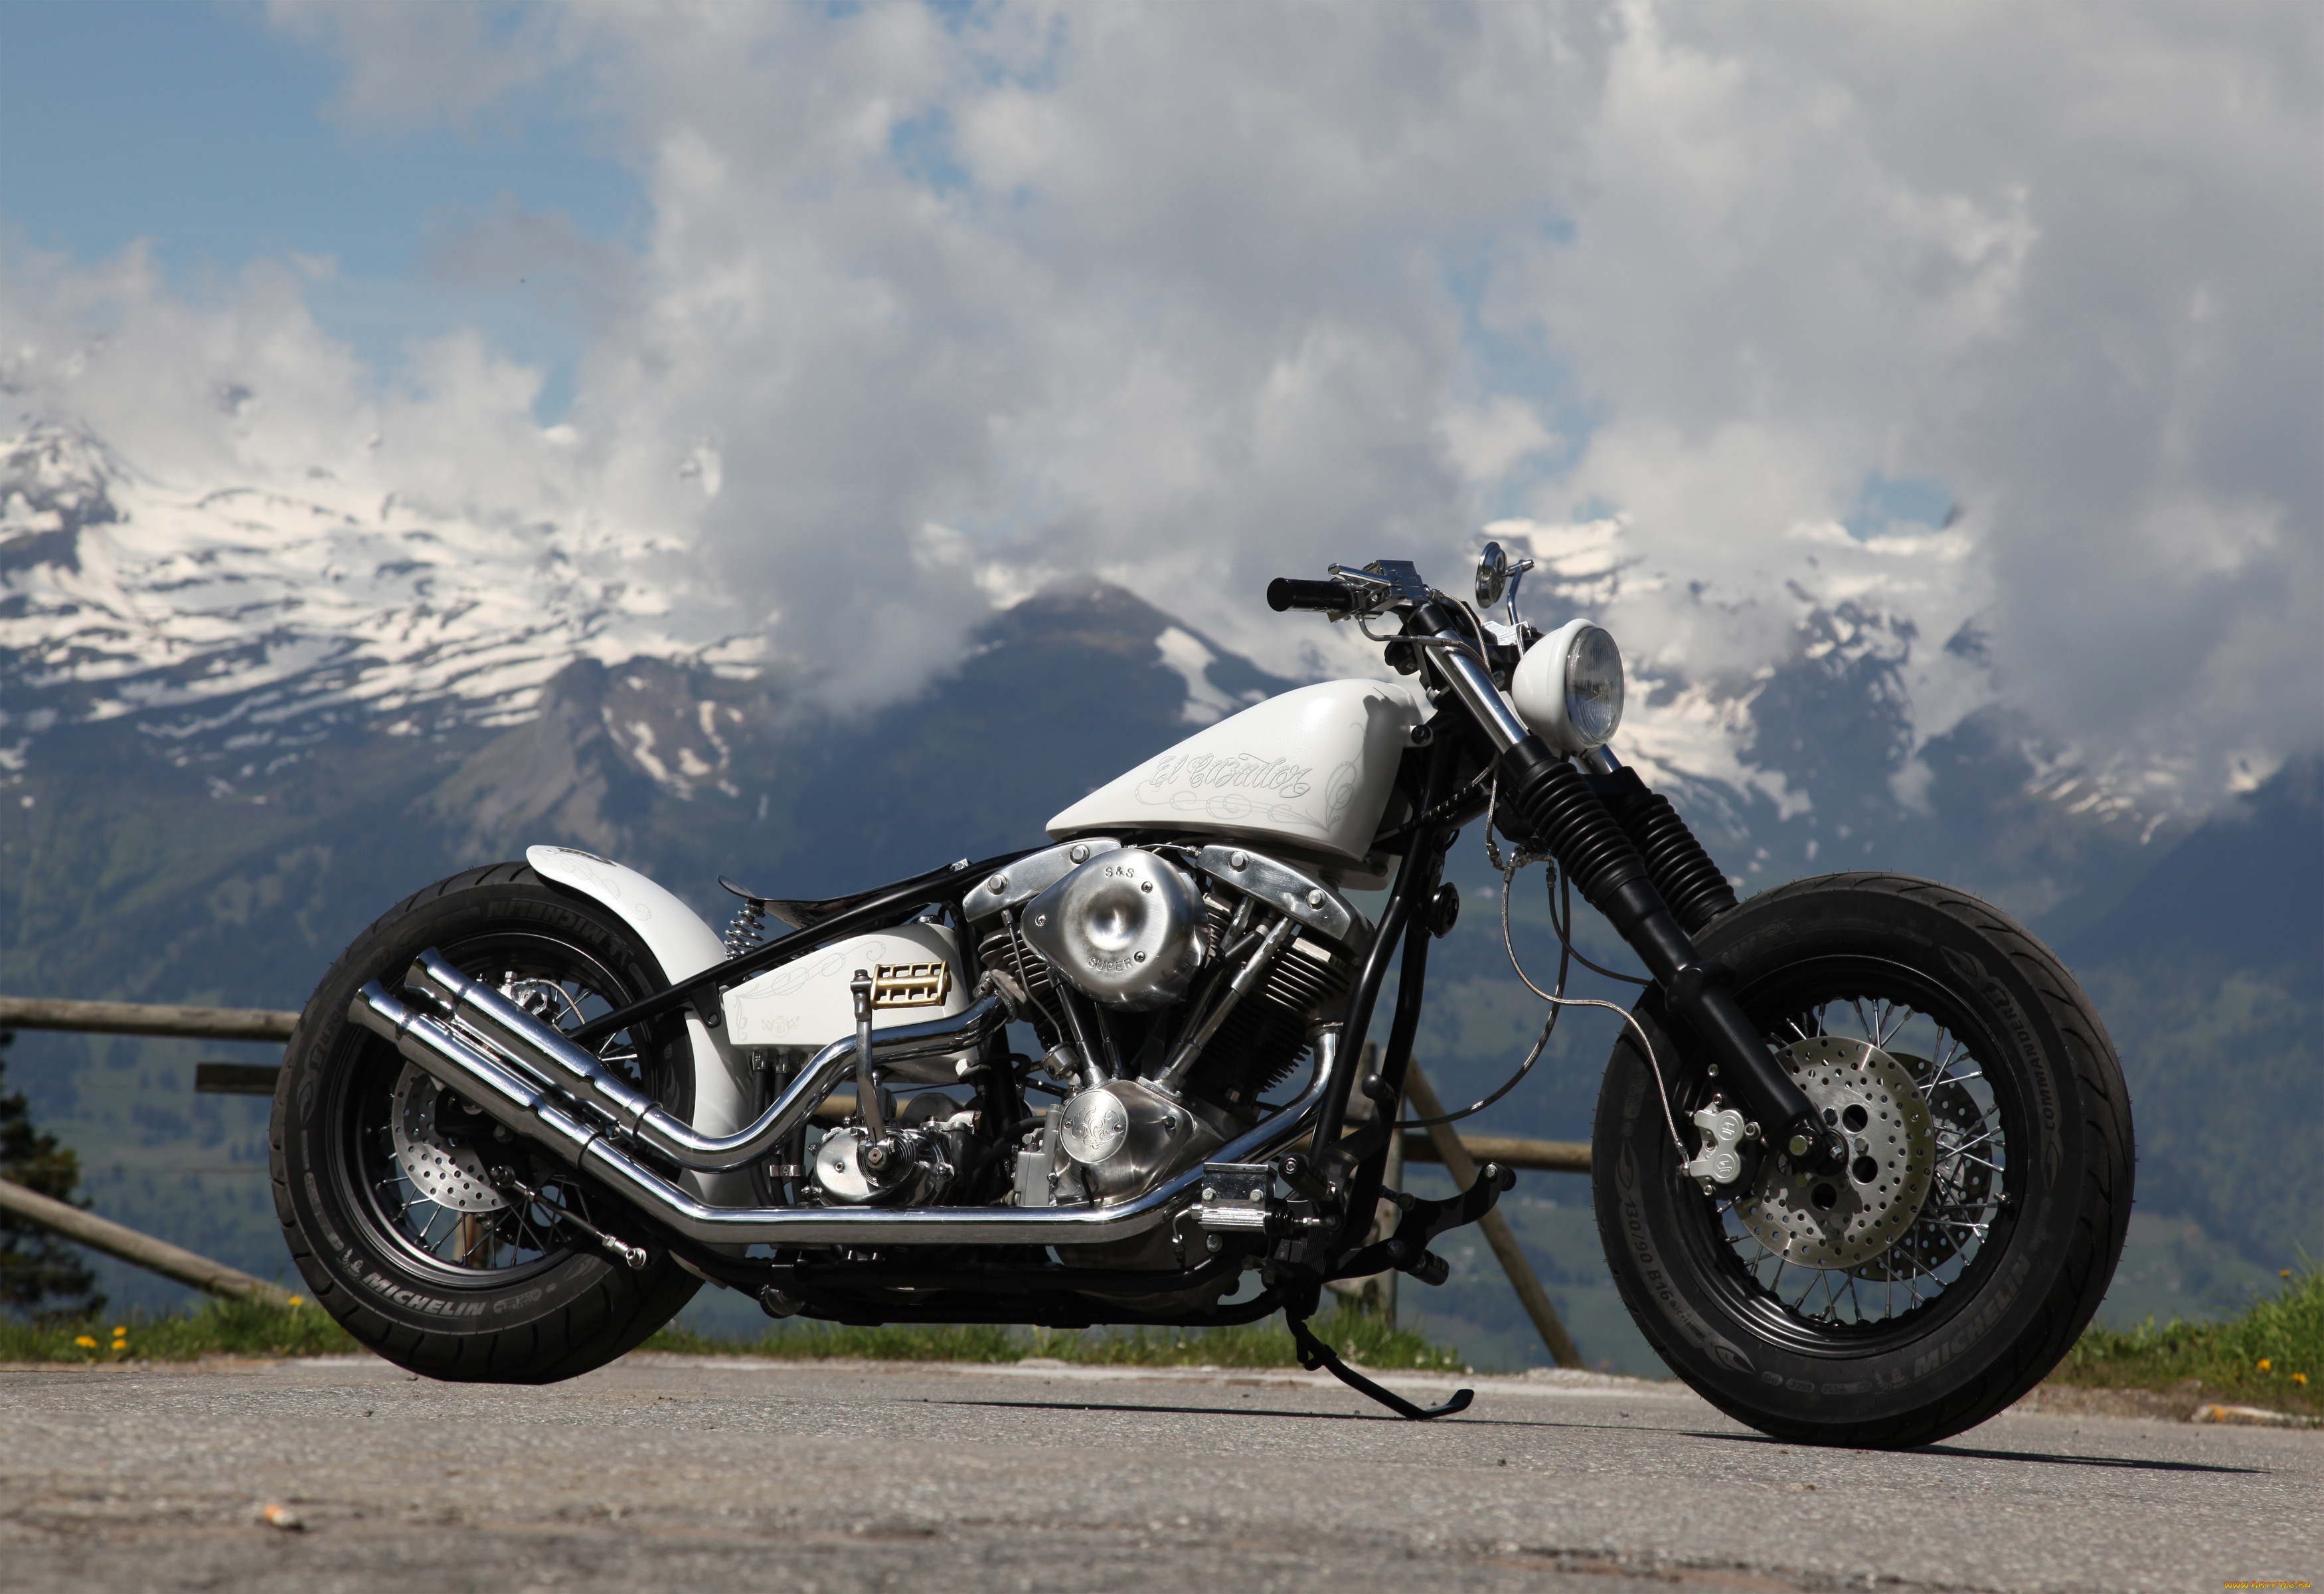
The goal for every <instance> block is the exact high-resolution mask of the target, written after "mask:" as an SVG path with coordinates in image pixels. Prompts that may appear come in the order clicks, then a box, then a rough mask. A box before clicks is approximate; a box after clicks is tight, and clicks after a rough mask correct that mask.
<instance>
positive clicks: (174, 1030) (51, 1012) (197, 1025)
mask: <svg viewBox="0 0 2324 1594" xmlns="http://www.w3.org/2000/svg"><path fill="white" fill-rule="evenodd" d="M298 1022H299V1015H297V1014H295V1013H276V1012H273V1011H271V1010H270V1009H267V1008H264V1007H178V1006H168V1005H161V1004H154V1003H150V1002H67V1001H62V1000H60V999H58V998H57V997H54V996H0V1029H9V1030H80V1031H83V1032H85V1033H89V1034H97V1035H185V1036H189V1037H191V1038H193V1039H195V1040H201V1041H287V1040H289V1039H290V1038H291V1028H292V1027H293V1026H294V1025H296V1024H298Z"/></svg>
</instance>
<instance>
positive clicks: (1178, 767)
mask: <svg viewBox="0 0 2324 1594" xmlns="http://www.w3.org/2000/svg"><path fill="white" fill-rule="evenodd" d="M1314 767H1315V766H1314V765H1311V764H1294V763H1292V762H1291V761H1290V760H1289V759H1287V758H1261V757H1259V755H1257V754H1256V753H1176V754H1171V755H1167V756H1165V757H1161V758H1157V759H1156V760H1155V761H1154V767H1153V768H1152V770H1151V771H1149V772H1148V774H1147V776H1146V778H1145V779H1144V780H1143V781H1140V782H1139V792H1140V794H1143V793H1144V792H1146V791H1147V790H1148V788H1152V789H1153V790H1154V791H1156V792H1161V791H1164V790H1167V789H1170V788H1174V787H1175V788H1178V789H1183V790H1187V791H1200V790H1203V789H1204V788H1211V787H1215V788H1221V789H1233V790H1239V791H1245V792H1267V793H1268V794H1269V795H1270V796H1274V797H1278V798H1286V799H1287V798H1293V797H1305V795H1307V792H1308V791H1309V783H1308V780H1307V777H1308V776H1309V775H1310V774H1314Z"/></svg>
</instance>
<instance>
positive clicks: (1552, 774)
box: [1405, 601, 1848, 1166]
mask: <svg viewBox="0 0 2324 1594" xmlns="http://www.w3.org/2000/svg"><path fill="white" fill-rule="evenodd" d="M1405 624H1406V628H1407V629H1409V630H1411V631H1413V632H1415V633H1416V634H1419V635H1429V636H1436V635H1443V636H1454V637H1458V636H1465V635H1467V634H1468V632H1467V627H1466V626H1463V625H1462V623H1461V621H1460V619H1459V618H1458V616H1455V615H1454V614H1453V613H1452V610H1451V609H1450V608H1449V607H1447V606H1446V605H1444V604H1443V603H1439V602H1434V601H1432V602H1429V603H1424V604H1419V605H1416V606H1415V607H1414V608H1413V611H1412V613H1411V615H1410V616H1408V617H1407V618H1406V622H1405ZM1431 652H1432V653H1433V654H1434V660H1433V662H1434V663H1435V665H1436V666H1437V668H1438V669H1439V670H1440V671H1441V672H1443V674H1444V675H1445V677H1446V678H1447V679H1448V680H1449V681H1451V683H1452V687H1453V689H1454V690H1455V691H1456V692H1457V693H1458V694H1459V695H1460V697H1461V698H1462V700H1463V701H1464V702H1467V703H1468V704H1469V706H1470V709H1471V718H1474V719H1475V720H1476V722H1477V727H1478V729H1479V730H1480V732H1481V733H1482V734H1483V735H1484V736H1485V737H1487V738H1488V739H1489V741H1490V742H1492V743H1493V744H1494V745H1495V746H1496V747H1497V748H1498V750H1499V753H1500V758H1501V769H1500V777H1499V779H1500V791H1501V796H1502V800H1503V802H1504V803H1505V804H1506V805H1507V807H1508V808H1511V809H1514V810H1516V816H1515V817H1516V818H1517V824H1518V827H1520V828H1519V829H1513V830H1512V834H1518V835H1522V837H1523V838H1524V839H1526V841H1527V842H1528V843H1529V844H1531V845H1535V846H1546V847H1547V848H1549V850H1550V851H1551V852H1553V853H1554V854H1555V855H1556V857H1557V859H1558V862H1559V863H1560V864H1561V865H1563V867H1564V868H1565V870H1566V872H1567V874H1568V875H1569V876H1571V877H1572V881H1573V883H1574V884H1575V885H1579V886H1580V887H1581V888H1582V896H1583V897H1584V898H1585V899H1586V900H1587V901H1588V902H1589V904H1590V905H1591V907H1593V908H1595V909H1597V910H1598V911H1599V913H1602V914H1604V915H1605V917H1606V920H1607V922H1609V923H1610V924H1612V925H1613V926H1614V929H1615V930H1616V931H1617V932H1618V933H1619V934H1620V936H1621V937H1622V939H1623V940H1624V941H1628V943H1629V944H1630V947H1631V950H1634V951H1636V952H1637V954H1638V957H1639V959H1641V960H1642V961H1643V962H1644V963H1645V964H1646V972H1647V973H1649V974H1651V975H1653V976H1654V977H1655V983H1656V984H1657V985H1659V986H1660V987H1662V989H1663V993H1664V995H1665V997H1666V998H1667V999H1668V1001H1669V1002H1670V1005H1671V1006H1672V1008H1673V1010H1674V1012H1676V1014H1677V1015H1678V1016H1679V1017H1680V1018H1682V1019H1683V1020H1684V1021H1685V1023H1686V1024H1687V1025H1688V1027H1689V1028H1691V1029H1692V1030H1693V1031H1694V1033H1696V1034H1697V1035H1699V1036H1701V1039H1702V1041H1703V1043H1704V1044H1705V1045H1706V1046H1708V1047H1709V1048H1710V1050H1711V1054H1712V1056H1714V1057H1715V1058H1717V1059H1718V1061H1720V1064H1721V1065H1722V1070H1723V1071H1724V1072H1725V1074H1726V1077H1727V1081H1728V1083H1729V1084H1730V1085H1731V1086H1732V1087H1733V1089H1734V1091H1735V1094H1736V1095H1737V1096H1738V1097H1739V1098H1741V1099H1742V1102H1743V1105H1744V1107H1745V1108H1746V1109H1747V1110H1748V1112H1749V1113H1750V1114H1751V1115H1752V1117H1755V1118H1756V1119H1757V1121H1758V1122H1759V1123H1760V1124H1761V1125H1763V1126H1765V1129H1766V1140H1767V1142H1768V1144H1769V1145H1773V1146H1775V1148H1776V1149H1778V1150H1783V1151H1792V1152H1793V1154H1794V1155H1797V1156H1803V1157H1805V1158H1806V1160H1808V1161H1809V1162H1810V1163H1813V1164H1815V1165H1818V1166H1831V1165H1833V1163H1834V1162H1835V1159H1837V1160H1840V1161H1844V1160H1845V1159H1846V1157H1847V1154H1848V1153H1847V1142H1846V1141H1844V1140H1843V1139H1841V1138H1840V1135H1838V1134H1837V1133H1836V1132H1833V1131H1831V1130H1829V1129H1827V1128H1826V1127H1825V1126H1824V1125H1823V1122H1822V1120H1821V1118H1819V1117H1817V1116H1816V1115H1815V1112H1814V1110H1813V1109H1812V1107H1810V1106H1809V1105H1808V1098H1807V1097H1806V1096H1805V1095H1804V1094H1803V1092H1802V1091H1801V1089H1800V1088H1799V1087H1798V1086H1797V1085H1795V1084H1794V1083H1793V1082H1792V1080H1791V1078H1790V1076H1788V1075H1787V1074H1785V1073H1784V1070H1783V1069H1782V1067H1781V1066H1780V1065H1778V1064H1777V1062H1776V1061H1775V1055H1774V1053H1773V1052H1770V1051H1769V1050H1768V1049H1767V1043H1766V1040H1765V1039H1764V1038H1762V1037H1761V1035H1760V1034H1759V1032H1758V1031H1757V1028H1755V1027H1754V1026H1753V1024H1752V1023H1751V1021H1750V1019H1749V1018H1748V1017H1747V1016H1746V1015H1744V1012H1743V1007H1742V1005H1741V1004H1740V1003H1738V1002H1737V1001H1736V1000H1735V997H1734V995H1733V994H1732V993H1731V992H1729V990H1728V989H1727V987H1726V985H1725V983H1724V979H1725V971H1724V970H1722V969H1720V968H1719V967H1717V966H1716V965H1714V964H1706V963H1705V962H1704V961H1703V960H1702V959H1701V958H1700V957H1699V956H1698V955H1697V954H1696V952H1695V950H1694V942H1693V941H1692V938H1690V937H1689V936H1688V935H1687V933H1686V931H1684V930H1683V929H1681V928H1680V927H1679V922H1678V921H1677V920H1676V919H1675V918H1674V917H1672V915H1671V911H1670V909H1669V907H1668V906H1667V905H1665V904H1664V902H1663V899H1662V895H1661V894H1660V893H1658V892H1657V891H1655V886H1654V882H1653V880H1652V879H1650V878H1649V877H1648V876H1647V873H1646V860H1645V859H1644V858H1643V857H1640V856H1639V855H1638V849H1637V845H1636V844H1635V843H1634V842H1632V841H1631V839H1630V838H1629V836H1628V834H1627V833H1626V832H1625V831H1624V830H1623V829H1622V827H1621V826H1620V825H1619V824H1618V822H1616V820H1615V819H1614V816H1613V814H1612V813H1611V812H1610V811H1608V809H1607V807H1606V804H1605V802H1603V801H1602V800H1601V799H1600V797H1599V796H1598V794H1597V793H1596V792H1593V791H1591V789H1590V784H1589V783H1588V782H1587V781H1585V780H1583V779H1582V774H1581V772H1580V771H1579V770H1577V769H1575V768H1574V767H1573V765H1571V764H1570V763H1568V762H1567V761H1566V760H1565V759H1563V758H1562V757H1560V756H1559V755H1557V754H1555V753H1554V752H1552V751H1551V750H1550V749H1549V748H1548V747H1547V746H1544V745H1543V742H1542V739H1541V738H1540V737H1537V736H1535V735H1534V734H1533V733H1532V732H1531V731H1528V730H1526V728H1525V727H1524V726H1523V725H1522V724H1521V723H1519V722H1518V721H1517V718H1516V716H1515V715H1514V714H1513V713H1512V712H1511V711H1510V710H1509V709H1508V701H1507V700H1506V699H1504V698H1502V697H1501V695H1500V693H1499V690H1497V689H1496V688H1495V687H1494V686H1493V684H1492V682H1491V681H1490V680H1489V679H1488V678H1487V677H1486V675H1485V672H1484V667H1483V665H1482V664H1481V663H1478V662H1476V661H1474V660H1472V659H1471V658H1470V657H1469V656H1468V655H1467V654H1466V653H1452V652H1451V651H1449V650H1434V649H1432V650H1431ZM1795 1146H1796V1147H1797V1149H1796V1150H1794V1147H1795Z"/></svg>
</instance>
